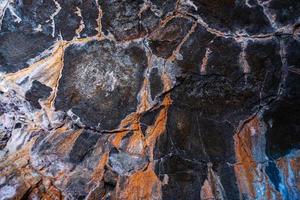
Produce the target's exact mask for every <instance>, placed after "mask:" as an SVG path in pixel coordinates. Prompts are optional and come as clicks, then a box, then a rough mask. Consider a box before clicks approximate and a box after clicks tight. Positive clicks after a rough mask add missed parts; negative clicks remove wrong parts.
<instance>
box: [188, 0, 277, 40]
mask: <svg viewBox="0 0 300 200" xmlns="http://www.w3.org/2000/svg"><path fill="white" fill-rule="evenodd" d="M192 2H193V4H194V5H195V6H196V7H190V12H192V13H194V14H196V15H199V16H200V17H201V18H202V19H203V21H204V22H205V23H207V24H208V25H209V26H210V27H212V28H216V29H218V30H221V31H224V32H227V31H231V32H247V33H249V34H259V33H268V32H272V31H273V28H272V26H271V24H270V22H269V20H268V17H267V16H266V15H265V14H264V12H263V8H262V7H261V6H260V5H258V3H257V2H253V1H252V2H253V3H252V5H250V6H249V5H247V4H246V2H249V1H235V0H221V1H220V0H200V1H199V0H192Z"/></svg>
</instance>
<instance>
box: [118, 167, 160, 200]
mask: <svg viewBox="0 0 300 200" xmlns="http://www.w3.org/2000/svg"><path fill="white" fill-rule="evenodd" d="M123 187H125V188H123ZM116 193H117V196H118V199H120V200H158V199H161V183H160V181H159V179H158V178H157V176H156V175H155V173H154V172H153V170H152V169H150V167H148V169H147V170H146V171H139V172H136V173H135V174H133V175H132V176H130V177H129V178H128V179H127V182H126V183H125V184H122V186H121V187H120V185H119V183H118V185H117V191H116Z"/></svg>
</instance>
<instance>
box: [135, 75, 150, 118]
mask: <svg viewBox="0 0 300 200" xmlns="http://www.w3.org/2000/svg"><path fill="white" fill-rule="evenodd" d="M148 84H149V81H148V80H147V79H144V84H143V87H142V90H141V94H140V101H141V102H140V104H139V106H138V113H142V112H145V111H147V110H149V109H150V107H151V103H150V102H149V99H150V93H149V91H148V87H147V85H148Z"/></svg>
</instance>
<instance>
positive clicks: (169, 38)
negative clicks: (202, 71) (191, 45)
mask: <svg viewBox="0 0 300 200" xmlns="http://www.w3.org/2000/svg"><path fill="white" fill-rule="evenodd" d="M192 24H193V23H192V21H190V20H188V19H184V18H177V17H176V18H173V19H171V20H170V21H168V22H167V23H166V24H165V25H164V26H163V27H161V28H160V29H158V30H155V32H153V33H152V34H151V36H150V41H149V43H150V47H151V49H152V51H153V53H154V54H155V55H157V56H160V57H163V58H168V57H170V56H171V55H172V52H173V51H174V50H175V49H176V47H177V46H178V45H179V44H180V42H181V41H182V39H183V38H184V36H185V35H186V34H187V33H188V32H189V30H190V29H191V27H192Z"/></svg>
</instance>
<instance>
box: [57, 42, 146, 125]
mask: <svg viewBox="0 0 300 200" xmlns="http://www.w3.org/2000/svg"><path fill="white" fill-rule="evenodd" d="M64 62H65V64H64V65H65V66H64V70H63V76H62V78H61V80H60V87H59V89H58V96H57V98H56V102H55V107H56V109H59V110H64V111H67V110H69V109H71V110H72V111H73V112H74V113H75V114H76V115H78V116H79V117H80V119H81V120H82V122H83V123H84V124H85V125H87V126H94V127H95V126H99V128H100V129H105V130H110V129H115V128H117V126H118V124H119V123H120V121H121V119H123V118H124V117H125V116H126V115H128V114H129V113H131V112H134V111H135V110H136V106H137V95H138V92H139V90H140V88H141V84H142V80H143V72H144V69H145V67H146V64H147V58H146V55H145V52H144V50H143V49H142V48H141V47H139V45H138V44H131V45H129V46H128V47H127V48H121V47H118V46H116V45H115V44H114V43H112V42H110V41H108V40H104V41H101V42H98V41H93V42H89V43H87V44H85V45H83V46H77V45H73V46H71V47H69V48H68V49H67V50H66V53H65V58H64Z"/></svg>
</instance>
